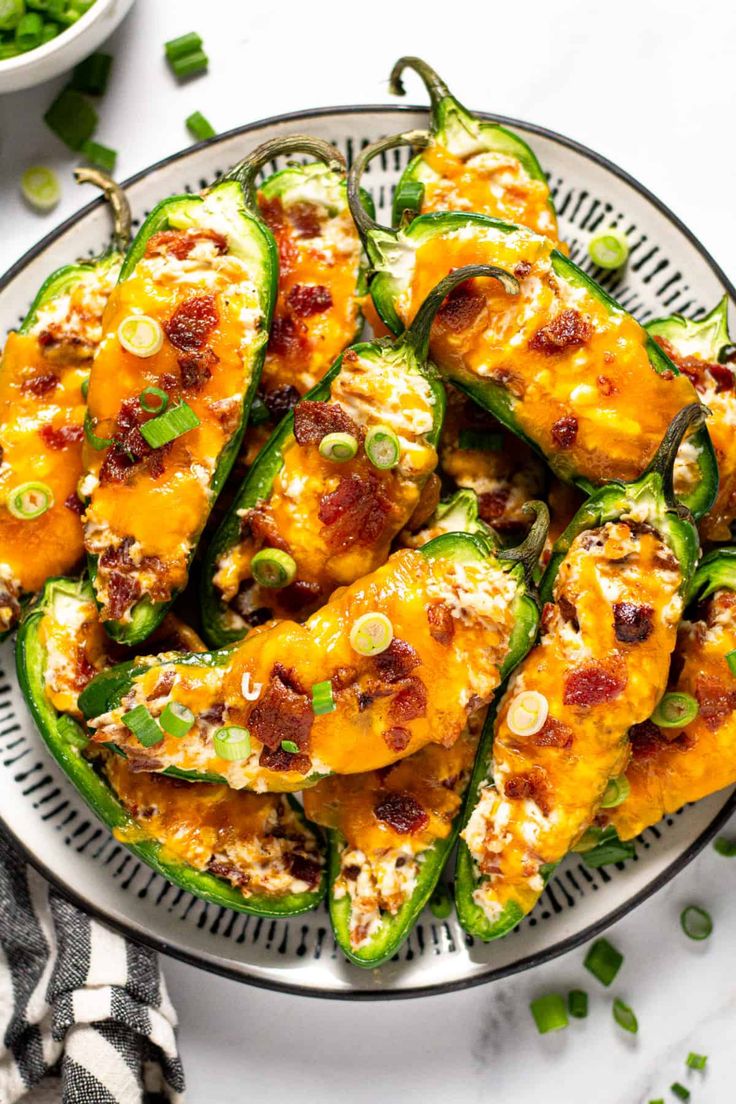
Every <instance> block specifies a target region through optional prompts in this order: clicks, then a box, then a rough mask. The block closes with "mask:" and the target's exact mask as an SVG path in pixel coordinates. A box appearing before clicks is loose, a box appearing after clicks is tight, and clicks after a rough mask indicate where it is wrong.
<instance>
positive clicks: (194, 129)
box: [186, 111, 217, 142]
mask: <svg viewBox="0 0 736 1104" xmlns="http://www.w3.org/2000/svg"><path fill="white" fill-rule="evenodd" d="M186 126H187V130H188V131H189V133H190V134H191V135H192V137H193V138H196V139H197V141H198V142H204V141H206V139H207V138H214V137H215V135H216V134H217V131H216V130H215V128H214V127H213V125H212V123H211V122H210V121H209V119H205V117H204V115H203V114H202V112H201V111H195V112H193V113H192V114H191V115H189V116H188V118H187V120H186Z"/></svg>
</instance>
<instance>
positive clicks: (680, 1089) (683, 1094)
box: [670, 1081, 690, 1100]
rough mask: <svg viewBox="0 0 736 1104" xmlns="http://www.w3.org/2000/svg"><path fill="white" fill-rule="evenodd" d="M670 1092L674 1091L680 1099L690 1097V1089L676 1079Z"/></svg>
mask: <svg viewBox="0 0 736 1104" xmlns="http://www.w3.org/2000/svg"><path fill="white" fill-rule="evenodd" d="M670 1092H673V1093H674V1094H675V1096H676V1097H677V1099H678V1100H689V1099H690V1090H689V1089H686V1088H685V1086H684V1085H681V1084H680V1082H679V1081H675V1082H674V1084H672V1085H670Z"/></svg>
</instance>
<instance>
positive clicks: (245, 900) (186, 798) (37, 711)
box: [16, 579, 325, 916]
mask: <svg viewBox="0 0 736 1104" xmlns="http://www.w3.org/2000/svg"><path fill="white" fill-rule="evenodd" d="M165 626H166V622H164V625H163V626H162V629H163V628H164V627H165ZM182 636H183V638H184V639H185V640H187V642H188V643H189V644H192V643H194V642H195V641H196V638H194V640H192V636H193V634H191V631H190V630H186V629H184V630H183V631H181V632H178V633H176V636H175V639H174V641H173V642H174V643H176V638H177V637H182ZM162 643H163V641H162ZM179 646H180V647H181V642H180V643H179ZM199 647H202V645H201V642H200V643H199ZM114 651H118V652H119V649H116V648H115V645H112V644H111V642H110V640H109V638H108V637H107V636H106V634H105V632H104V631H103V629H102V627H101V624H100V621H99V617H98V614H97V610H96V606H95V602H94V595H93V591H92V588H91V586H90V585H89V583H87V582H84V581H82V582H78V581H75V580H71V579H52V580H49V582H48V583H47V584H46V586H45V587H44V590H43V593H42V594H41V596H40V597H39V599H38V601H37V603H36V604H35V605H34V607H33V608H32V609H31V611H30V612H29V614H28V615H27V616H26V617H25V618H24V620H23V622H22V624H21V627H20V629H19V632H18V641H17V649H16V658H17V669H18V679H19V682H20V686H21V689H22V691H23V694H24V696H25V699H26V702H27V704H28V706H29V708H30V710H31V713H32V714H33V718H34V720H35V722H36V724H37V726H38V729H39V731H40V733H41V735H42V736H43V738H44V741H45V743H46V745H47V747H48V749H49V751H50V752H51V754H52V755H53V757H54V759H55V760H56V762H57V763H58V764H59V766H60V767H61V769H62V770H63V771H64V773H65V774H66V776H67V777H68V778H69V780H70V781H71V782H72V783H73V784H74V785H75V786H76V788H77V790H78V791H79V793H80V794H81V796H82V797H83V798H84V800H85V801H86V802H87V804H88V805H89V806H90V808H91V809H92V811H93V812H94V813H95V814H96V815H97V816H98V817H99V818H100V820H102V821H103V823H104V824H106V825H107V827H108V828H109V829H111V831H113V833H114V835H115V838H116V839H117V840H118V841H119V842H120V843H123V844H124V845H125V846H126V847H127V848H128V849H129V850H130V851H132V852H133V854H134V855H136V856H137V857H138V858H140V859H142V860H143V861H144V862H145V863H147V864H148V865H149V866H150V867H152V868H153V869H154V870H155V871H156V872H157V873H159V874H161V875H162V876H163V877H164V878H167V879H168V880H169V881H170V882H173V883H174V884H175V885H178V886H180V887H181V888H182V889H185V890H187V891H188V892H190V893H194V894H195V895H196V896H198V897H201V898H203V899H204V900H206V901H209V902H211V903H212V904H214V905H218V906H223V907H226V908H232V909H235V910H237V911H238V912H247V913H254V914H256V915H258V916H291V915H294V914H296V913H300V912H304V911H306V910H307V909H310V908H314V906H315V905H316V904H317V903H318V902H319V901H320V900H321V898H322V896H323V894H324V889H325V884H324V883H325V878H324V869H323V867H324V859H323V856H322V845H321V836H320V834H319V832H318V831H317V830H316V829H315V828H314V827H313V826H312V825H310V824H308V822H307V821H306V820H305V818H304V815H303V813H302V811H301V809H300V807H299V806H298V805H297V804H296V802H293V801H292V800H291V799H290V798H287V797H285V796H282V795H267V794H264V795H258V794H250V793H235V792H234V791H232V790H229V789H227V788H226V787H224V786H211V785H207V784H206V783H201V784H199V785H195V786H187V787H186V789H185V790H184V791H183V790H182V789H181V786H178V785H177V784H176V783H175V782H173V781H171V780H169V779H166V778H161V777H157V776H154V775H151V774H145V775H143V774H137V773H135V772H133V771H132V770H131V768H130V766H129V764H128V763H127V762H126V761H125V759H124V758H121V757H120V756H118V755H116V754H115V753H114V752H113V751H109V750H107V749H106V748H100V747H99V745H95V744H93V743H91V742H89V741H88V738H87V735H86V733H85V730H84V726H83V724H82V723H80V720H81V718H80V714H79V711H78V709H77V694H78V686H79V684H80V681H83V680H84V678H85V677H87V678H88V677H89V673H90V670H94V669H98V670H99V669H101V668H102V667H103V666H104V665H105V664H107V663H110V662H111V661H112V660H111V652H114ZM80 654H81V656H82V659H81V660H80ZM80 664H81V665H80ZM141 811H144V812H145V815H143V816H142V815H141Z"/></svg>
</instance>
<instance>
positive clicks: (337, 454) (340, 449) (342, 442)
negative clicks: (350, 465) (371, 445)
mask: <svg viewBox="0 0 736 1104" xmlns="http://www.w3.org/2000/svg"><path fill="white" fill-rule="evenodd" d="M357 451H358V442H357V440H356V439H355V437H353V435H352V433H328V434H327V435H326V436H325V437H323V438H322V440H321V441H320V443H319V454H320V456H321V457H322V459H323V460H334V461H335V463H336V464H343V463H344V462H345V461H346V460H352V459H353V457H354V456H355V454H356V452H357Z"/></svg>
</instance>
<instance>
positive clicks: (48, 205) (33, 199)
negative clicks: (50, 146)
mask: <svg viewBox="0 0 736 1104" xmlns="http://www.w3.org/2000/svg"><path fill="white" fill-rule="evenodd" d="M20 190H21V192H22V193H23V198H24V199H25V200H26V202H27V203H29V204H30V205H31V207H34V208H35V210H37V211H51V210H52V209H53V208H54V207H55V206H56V204H57V203H58V202H59V199H60V198H61V188H60V187H59V178H58V177H57V175H56V173H55V172H54V170H53V169H47V168H46V167H45V166H44V165H33V166H32V167H31V168H30V169H26V171H25V172H24V173H23V175H22V177H21V178H20Z"/></svg>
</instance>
